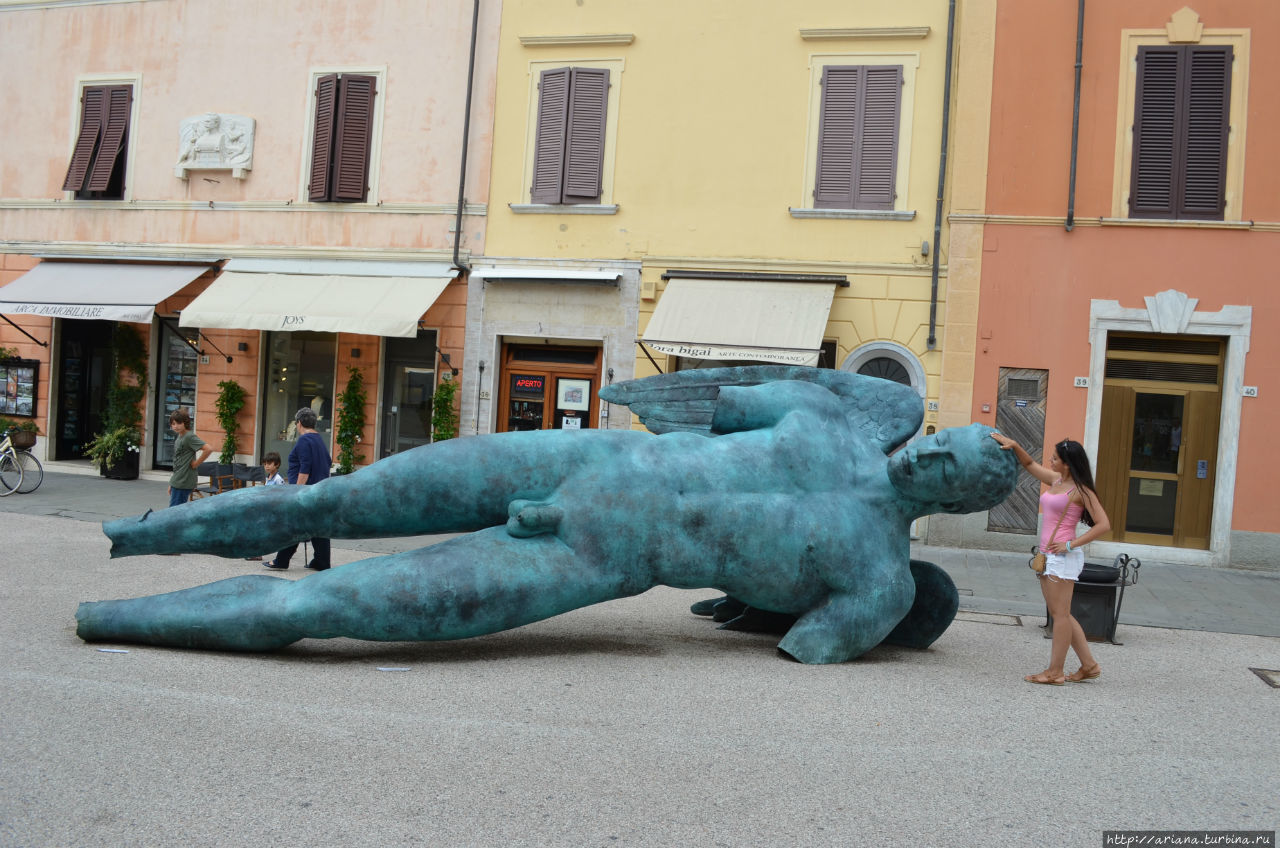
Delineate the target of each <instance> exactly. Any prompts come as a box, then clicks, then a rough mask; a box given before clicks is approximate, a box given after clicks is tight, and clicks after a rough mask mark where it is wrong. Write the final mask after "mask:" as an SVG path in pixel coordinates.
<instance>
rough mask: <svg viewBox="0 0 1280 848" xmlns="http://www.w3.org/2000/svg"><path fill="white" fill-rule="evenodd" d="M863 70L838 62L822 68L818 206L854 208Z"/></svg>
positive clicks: (815, 190)
mask: <svg viewBox="0 0 1280 848" xmlns="http://www.w3.org/2000/svg"><path fill="white" fill-rule="evenodd" d="M862 70H863V69H862V68H861V67H860V66H835V65H828V66H827V67H825V68H823V69H822V105H821V112H820V117H819V120H818V163H817V171H818V176H817V180H816V182H815V185H814V189H813V205H814V206H815V207H816V208H818V209H852V208H853V179H854V170H855V164H856V162H855V148H856V146H857V141H858V101H859V99H860V95H861V78H862V75H861V73H860V71H862Z"/></svg>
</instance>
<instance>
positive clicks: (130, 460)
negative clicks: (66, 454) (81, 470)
mask: <svg viewBox="0 0 1280 848" xmlns="http://www.w3.org/2000/svg"><path fill="white" fill-rule="evenodd" d="M138 448H139V445H138V434H137V431H135V430H131V429H130V428H128V427H117V428H116V429H114V430H108V431H106V432H104V433H99V434H98V435H97V436H95V437H94V439H93V441H92V442H90V443H89V444H88V445H86V446H85V455H86V456H88V457H89V461H90V462H92V463H93V464H94V465H96V466H98V473H99V474H101V475H102V476H103V477H108V478H110V479H112V480H136V479H138V460H139V454H138Z"/></svg>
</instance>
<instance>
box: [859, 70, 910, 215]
mask: <svg viewBox="0 0 1280 848" xmlns="http://www.w3.org/2000/svg"><path fill="white" fill-rule="evenodd" d="M864 71H865V74H864V77H863V78H864V81H865V82H864V85H863V87H862V90H863V97H862V104H861V105H862V109H861V112H862V114H861V116H860V119H861V120H860V122H859V124H860V126H859V128H858V134H857V138H858V155H857V169H856V171H855V174H856V178H855V181H854V189H853V208H854V209H893V202H894V200H895V198H896V197H897V192H896V191H895V186H896V185H897V174H898V113H899V110H900V109H901V104H902V66H900V65H885V66H868V67H867V68H865V69H864Z"/></svg>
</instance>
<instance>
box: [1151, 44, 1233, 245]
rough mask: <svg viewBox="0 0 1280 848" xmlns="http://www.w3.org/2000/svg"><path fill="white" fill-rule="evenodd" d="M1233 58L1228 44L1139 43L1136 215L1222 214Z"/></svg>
mask: <svg viewBox="0 0 1280 848" xmlns="http://www.w3.org/2000/svg"><path fill="white" fill-rule="evenodd" d="M1231 61H1232V50H1231V48H1230V47H1229V46H1200V45H1185V46H1180V45H1171V46H1168V47H1163V46H1156V47H1139V48H1138V79H1137V91H1136V96H1135V100H1136V105H1135V109H1134V121H1133V166H1132V171H1131V175H1130V187H1129V214H1130V215H1131V216H1133V217H1135V218H1196V219H1208V220H1221V219H1222V216H1223V213H1224V211H1225V209H1226V176H1227V135H1228V133H1229V131H1230V112H1231Z"/></svg>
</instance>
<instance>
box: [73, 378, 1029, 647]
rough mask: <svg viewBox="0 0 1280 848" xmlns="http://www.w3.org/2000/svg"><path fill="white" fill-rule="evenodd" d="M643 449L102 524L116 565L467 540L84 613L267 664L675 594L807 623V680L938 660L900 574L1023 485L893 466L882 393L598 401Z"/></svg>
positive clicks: (539, 453) (106, 634) (899, 437)
mask: <svg viewBox="0 0 1280 848" xmlns="http://www.w3.org/2000/svg"><path fill="white" fill-rule="evenodd" d="M601 396H602V397H603V398H604V399H605V400H607V401H609V402H611V403H615V404H626V405H628V406H630V407H631V409H632V410H633V412H635V413H636V414H637V415H638V416H639V417H640V419H641V420H642V421H643V422H644V423H645V424H646V426H647V427H648V428H649V429H650V431H651V432H648V433H645V432H639V431H602V430H581V431H564V430H548V431H533V432H522V433H501V434H493V435H486V436H477V437H471V438H464V439H454V440H450V441H447V442H442V443H439V444H434V445H428V446H425V447H422V448H417V449H415V450H412V451H408V452H406V453H403V454H399V455H396V456H393V457H389V458H387V459H385V460H382V461H380V462H377V463H375V464H373V465H372V466H369V467H368V468H365V469H362V470H360V471H358V472H357V473H355V474H351V475H346V476H342V477H335V478H332V479H329V480H326V481H323V482H321V483H319V484H317V485H315V486H305V487H301V486H275V487H270V488H257V489H247V490H242V491H238V492H233V493H230V494H224V495H219V496H218V497H216V498H206V499H203V500H200V501H197V502H194V503H191V504H187V505H184V506H182V507H177V508H174V509H167V510H163V511H161V512H158V513H149V514H147V515H144V516H141V517H138V518H129V519H123V520H120V521H112V522H107V523H106V524H105V525H104V529H105V532H106V533H107V535H108V536H109V537H110V538H111V540H112V543H113V544H112V556H113V557H118V556H131V555H138V554H150V553H173V552H210V553H215V554H219V555H222V556H227V557H244V556H253V555H259V554H264V553H269V552H270V551H273V550H276V549H277V548H279V547H281V546H282V545H284V544H288V543H291V542H294V541H299V540H302V539H306V538H310V537H314V536H328V537H332V538H346V539H354V538H373V537H379V536H406V535H416V534H425V533H442V532H465V533H466V535H464V536H460V537H458V538H455V539H452V540H450V541H447V542H444V543H441V544H438V545H434V546H431V547H429V548H424V549H421V550H417V551H411V552H407V553H403V554H396V555H392V556H385V557H378V558H373V559H366V560H361V561H359V562H356V563H352V564H349V565H344V566H342V567H340V568H335V569H331V570H329V571H326V572H321V573H317V574H315V575H312V576H308V577H307V578H305V579H303V580H297V581H290V580H284V579H282V578H279V577H271V576H267V575H254V576H245V577H236V578H232V579H230V580H223V581H220V582H217V583H212V584H209V585H206V586H197V587H194V588H191V589H185V590H182V591H179V592H173V593H169V594H165V595H155V596H151V597H145V598H135V599H127V600H119V601H99V602H93V603H85V604H81V606H80V609H79V611H78V612H77V616H76V617H77V619H78V631H77V632H78V633H79V635H80V636H81V638H83V639H85V640H88V641H127V642H140V643H146V644H158V645H172V646H181V647H190V648H207V649H232V650H246V651H265V650H272V649H275V648H278V647H282V646H284V645H287V644H290V643H292V642H294V641H296V640H298V639H302V638H307V637H312V638H332V637H337V636H346V637H352V638H358V639H372V640H389V641H411V640H437V639H460V638H466V637H470V636H478V635H482V634H485V633H493V632H497V631H500V630H506V629H509V628H513V627H518V626H520V625H522V624H527V623H530V622H533V621H538V620H541V619H544V618H548V617H550V616H554V615H558V614H560V613H563V612H567V611H569V610H573V609H577V608H579V607H583V606H587V605H589V604H594V603H599V602H601V601H606V600H611V599H614V598H620V597H625V596H629V595H634V594H638V593H640V592H644V591H646V590H648V589H650V588H652V587H653V586H656V585H659V584H665V585H668V586H675V587H680V588H703V587H713V588H716V589H720V590H722V591H724V592H725V593H727V594H729V595H731V596H732V597H734V598H737V599H739V600H741V601H742V602H743V603H745V604H748V605H749V606H750V607H752V608H754V609H757V610H763V611H767V612H771V613H779V614H782V615H785V616H794V617H795V623H794V624H793V625H791V626H790V628H789V629H788V630H787V632H786V634H785V635H784V636H783V638H782V640H781V642H780V643H779V648H780V649H782V650H783V651H785V652H786V653H787V654H789V655H791V656H792V657H794V658H796V659H798V660H800V661H802V662H809V663H827V662H840V661H843V660H847V659H852V658H854V657H857V656H859V655H860V654H862V653H864V652H865V651H867V650H869V649H870V648H872V647H874V646H876V645H877V644H880V643H881V642H882V641H892V642H894V643H897V644H905V645H911V646H914V647H926V646H927V645H929V644H930V643H932V642H933V641H934V639H936V638H937V637H938V636H939V635H941V633H942V632H943V631H944V630H945V629H946V628H947V626H948V625H949V624H950V622H951V620H952V617H953V616H954V614H955V610H956V607H957V600H958V599H957V594H956V590H955V586H954V584H952V583H951V581H950V579H949V578H947V577H946V575H945V573H943V572H942V571H941V570H940V569H938V568H937V567H936V566H931V565H929V564H928V563H921V562H915V563H913V562H912V561H911V559H910V551H909V527H910V523H911V521H912V520H913V519H914V518H917V517H919V516H923V515H928V514H931V513H934V512H939V511H947V512H969V511H976V510H982V509H988V508H990V507H991V506H992V505H994V504H996V503H998V502H1000V501H1001V500H1003V499H1004V498H1005V497H1007V496H1008V494H1009V493H1010V492H1011V491H1012V489H1013V485H1014V481H1015V479H1016V472H1017V462H1016V460H1015V459H1014V458H1013V456H1012V455H1011V454H1010V453H1008V452H1006V451H1001V450H999V448H998V445H996V443H995V442H994V440H992V439H990V438H988V437H987V434H988V433H990V432H991V430H990V428H987V427H984V426H981V425H977V424H975V425H971V426H969V427H965V428H957V429H952V430H945V431H943V432H941V433H939V434H937V435H932V436H926V437H923V438H920V439H917V440H915V441H914V442H911V443H910V444H909V445H908V446H906V447H903V448H901V449H899V450H897V452H896V453H892V455H890V452H891V451H893V449H894V448H897V447H898V446H899V445H901V444H903V443H904V442H906V441H907V440H908V439H910V437H911V436H912V435H914V434H915V433H916V432H917V431H918V430H919V427H920V423H921V418H922V410H921V402H920V398H919V396H918V395H916V393H915V392H914V391H913V390H911V389H910V388H907V387H904V386H900V385H897V384H895V383H890V382H886V381H883V380H877V379H875V378H871V377H862V376H858V375H852V374H846V373H843V372H835V371H822V370H818V369H812V368H793V367H787V366H759V367H752V368H732V369H708V370H704V371H685V372H679V373H676V374H669V375H663V376H660V377H653V378H648V379H645V380H637V381H631V382H628V383H620V384H618V385H615V386H611V387H608V388H607V389H605V390H603V391H602V392H601Z"/></svg>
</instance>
